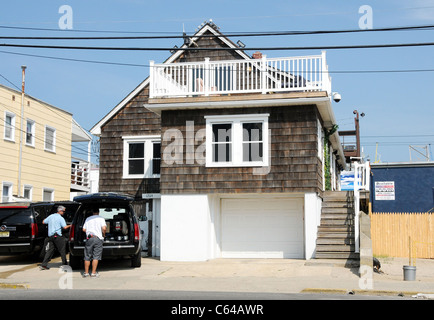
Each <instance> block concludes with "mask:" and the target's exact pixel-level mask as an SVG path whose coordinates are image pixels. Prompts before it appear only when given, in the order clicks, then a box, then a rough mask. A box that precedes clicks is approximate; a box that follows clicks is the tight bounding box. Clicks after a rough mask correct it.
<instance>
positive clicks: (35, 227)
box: [0, 201, 78, 258]
mask: <svg viewBox="0 0 434 320" xmlns="http://www.w3.org/2000/svg"><path fill="white" fill-rule="evenodd" d="M59 205H63V206H64V207H65V208H66V210H65V213H64V215H63V217H64V218H65V221H66V223H67V224H70V223H71V221H72V218H73V217H74V213H75V211H76V210H77V208H78V203H75V202H72V201H61V202H10V203H0V255H14V254H34V256H35V258H39V257H40V253H41V251H42V247H43V244H44V240H45V238H46V237H47V232H48V228H47V225H45V224H43V223H42V221H43V220H44V219H45V218H47V217H48V216H49V215H50V214H52V213H55V212H57V207H58V206H59ZM66 232H68V231H66ZM67 236H68V235H67V234H65V237H67Z"/></svg>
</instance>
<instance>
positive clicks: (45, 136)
mask: <svg viewBox="0 0 434 320" xmlns="http://www.w3.org/2000/svg"><path fill="white" fill-rule="evenodd" d="M47 129H49V130H52V131H53V146H52V149H48V148H47ZM44 150H45V151H48V152H53V153H55V152H56V128H54V127H51V126H48V125H45V132H44Z"/></svg>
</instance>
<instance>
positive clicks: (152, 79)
mask: <svg viewBox="0 0 434 320" xmlns="http://www.w3.org/2000/svg"><path fill="white" fill-rule="evenodd" d="M154 65H155V62H154V61H153V60H151V61H149V98H153V97H154V86H155V80H156V79H155V75H154Z"/></svg>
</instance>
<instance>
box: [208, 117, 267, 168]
mask: <svg viewBox="0 0 434 320" xmlns="http://www.w3.org/2000/svg"><path fill="white" fill-rule="evenodd" d="M269 116H270V114H269V113H263V114H240V115H219V116H205V120H206V166H207V167H267V166H268V152H269V143H270V142H269V141H268V136H269V135H268V118H269ZM244 123H262V161H243V124H244ZM214 124H232V130H231V154H232V158H231V161H229V162H214V161H213V159H212V158H213V157H212V155H213V152H212V146H213V139H212V135H213V131H212V126H213V125H214Z"/></svg>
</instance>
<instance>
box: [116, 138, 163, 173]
mask: <svg viewBox="0 0 434 320" xmlns="http://www.w3.org/2000/svg"><path fill="white" fill-rule="evenodd" d="M122 140H123V142H124V148H123V149H124V151H123V175H122V178H123V179H143V178H160V174H154V173H152V170H153V168H152V159H154V158H153V150H154V148H153V144H154V143H160V144H161V136H157V135H155V136H154V135H153V136H123V137H122ZM130 143H143V144H144V149H145V150H144V159H143V161H144V167H143V168H144V170H143V171H144V173H143V174H129V172H128V168H129V166H128V160H129V144H130Z"/></svg>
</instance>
